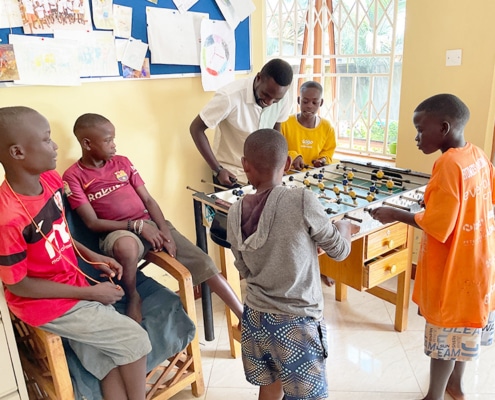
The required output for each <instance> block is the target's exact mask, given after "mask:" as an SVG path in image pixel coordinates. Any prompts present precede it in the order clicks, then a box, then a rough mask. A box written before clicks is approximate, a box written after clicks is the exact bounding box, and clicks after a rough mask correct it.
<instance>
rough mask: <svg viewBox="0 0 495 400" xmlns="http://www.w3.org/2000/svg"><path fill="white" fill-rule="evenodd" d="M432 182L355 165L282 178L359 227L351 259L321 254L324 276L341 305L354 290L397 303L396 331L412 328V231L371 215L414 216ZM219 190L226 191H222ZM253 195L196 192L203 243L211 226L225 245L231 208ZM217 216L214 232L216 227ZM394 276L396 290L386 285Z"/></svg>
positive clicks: (248, 189) (244, 189) (245, 190)
mask: <svg viewBox="0 0 495 400" xmlns="http://www.w3.org/2000/svg"><path fill="white" fill-rule="evenodd" d="M428 179H429V175H426V174H422V173H419V172H414V171H411V170H405V169H399V168H393V167H388V166H381V165H376V164H373V163H360V162H355V161H341V162H340V163H337V164H330V165H327V166H325V167H324V168H312V169H308V170H306V171H301V172H298V171H294V172H290V173H289V174H287V175H286V176H284V177H283V184H284V185H286V186H289V187H306V188H307V189H308V190H311V191H312V192H313V193H314V195H315V196H317V197H318V198H319V200H320V202H321V204H322V205H323V207H324V209H325V211H326V213H327V214H328V218H329V220H338V219H348V220H350V221H351V222H353V223H355V224H358V225H359V226H360V231H359V232H358V233H357V234H356V235H354V236H353V239H352V249H351V254H350V255H349V257H347V258H346V259H345V260H344V261H340V262H337V261H334V260H332V259H330V257H328V256H327V255H326V254H322V255H320V257H319V262H320V270H321V273H322V275H325V276H328V277H331V278H333V279H334V280H335V296H336V299H337V300H338V301H343V300H345V299H346V298H347V288H348V287H351V288H354V289H356V290H359V291H366V292H368V293H371V294H372V295H375V296H377V297H379V298H381V299H384V300H386V301H388V302H390V303H392V304H395V306H396V313H395V324H394V327H395V329H396V330H397V331H404V330H405V329H406V328H407V311H408V307H409V292H410V279H411V269H412V243H413V228H412V227H410V226H408V225H405V224H403V223H398V222H397V223H392V224H387V225H382V224H381V223H380V222H378V221H376V220H374V219H373V218H372V217H371V215H370V213H369V212H368V211H369V210H370V209H372V208H375V207H379V206H389V207H397V208H399V209H403V210H407V211H410V212H413V213H415V212H418V211H420V210H421V209H422V201H423V195H424V190H425V186H426V184H427V183H428ZM212 185H213V184H212ZM213 186H216V185H213ZM189 189H191V188H189ZM216 189H217V190H218V189H225V188H221V187H218V186H217V187H216ZM191 190H193V191H195V190H194V189H191ZM254 191H255V189H254V188H253V187H252V186H251V185H244V186H241V187H238V188H235V189H225V190H221V191H217V192H213V193H209V194H207V193H203V192H199V191H195V193H194V194H193V199H194V202H195V210H196V211H197V215H196V218H195V221H196V232H197V236H198V237H197V238H198V244H199V245H200V242H201V240H203V241H205V240H206V239H205V235H206V227H210V228H211V229H213V230H215V236H217V237H219V236H220V237H221V236H222V234H223V240H225V231H224V232H222V229H223V230H225V227H226V216H227V214H228V209H229V207H230V205H231V204H232V203H234V202H236V201H238V200H239V199H240V198H241V197H242V196H245V195H246V194H249V193H253V192H254ZM200 214H202V215H201V216H200ZM213 217H214V225H216V226H214V227H212V226H211V224H212V220H213ZM222 220H223V221H222ZM219 221H220V222H219ZM212 233H213V231H212ZM217 243H218V241H217ZM200 247H202V246H201V245H200ZM205 247H206V244H205ZM227 247H228V243H227ZM203 250H205V248H203ZM225 268H227V267H226V266H222V269H225ZM232 268H235V267H233V266H232ZM222 272H224V273H225V271H222ZM235 274H236V271H235V272H231V275H235ZM237 275H238V273H237ZM395 277H396V279H397V285H396V290H391V289H388V288H385V287H382V286H381V284H383V283H385V282H386V281H388V280H389V279H391V278H395ZM230 283H231V285H232V282H230ZM235 284H237V283H236V282H234V285H235ZM388 286H390V285H388Z"/></svg>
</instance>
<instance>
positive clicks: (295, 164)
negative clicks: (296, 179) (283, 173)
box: [292, 156, 306, 171]
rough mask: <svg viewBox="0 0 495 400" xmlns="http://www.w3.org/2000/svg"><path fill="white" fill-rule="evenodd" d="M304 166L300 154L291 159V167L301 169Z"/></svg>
mask: <svg viewBox="0 0 495 400" xmlns="http://www.w3.org/2000/svg"><path fill="white" fill-rule="evenodd" d="M305 167H306V166H305V165H304V160H303V158H302V156H297V157H296V158H295V159H294V161H292V168H294V169H297V170H298V171H300V170H302V169H303V168H305Z"/></svg>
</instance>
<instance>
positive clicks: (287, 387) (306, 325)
mask: <svg viewBox="0 0 495 400" xmlns="http://www.w3.org/2000/svg"><path fill="white" fill-rule="evenodd" d="M241 343H242V361H243V364H244V372H245V374H246V379H247V381H248V382H250V383H252V384H253V385H257V386H265V385H269V384H272V383H274V382H275V381H277V380H280V381H281V382H282V387H283V389H284V394H285V398H284V399H287V400H296V399H301V400H303V399H315V400H316V399H325V398H327V396H328V387H327V378H326V372H325V363H326V358H327V356H328V350H327V337H326V327H325V323H324V321H316V320H315V319H314V318H310V317H297V316H292V315H282V314H269V313H263V312H259V311H255V310H253V309H251V308H249V307H248V306H247V305H244V313H243V316H242V340H241Z"/></svg>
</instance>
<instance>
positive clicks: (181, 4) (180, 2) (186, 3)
mask: <svg viewBox="0 0 495 400" xmlns="http://www.w3.org/2000/svg"><path fill="white" fill-rule="evenodd" d="M173 1H174V4H175V6H176V7H177V10H179V12H180V13H185V12H187V10H189V9H190V8H191V7H192V6H193V5H195V4H196V3H197V2H198V0H173Z"/></svg>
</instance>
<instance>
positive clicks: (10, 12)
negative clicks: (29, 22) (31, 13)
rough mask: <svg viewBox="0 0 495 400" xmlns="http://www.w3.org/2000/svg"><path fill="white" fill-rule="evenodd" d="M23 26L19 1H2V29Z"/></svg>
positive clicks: (0, 1)
mask: <svg viewBox="0 0 495 400" xmlns="http://www.w3.org/2000/svg"><path fill="white" fill-rule="evenodd" d="M19 26H22V15H21V10H20V8H19V2H18V0H0V29H5V28H17V27H19Z"/></svg>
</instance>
